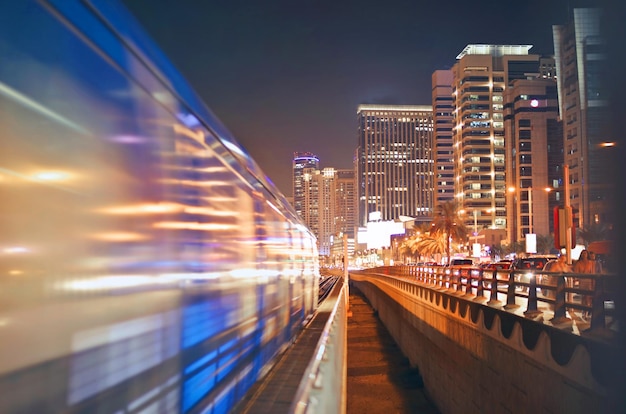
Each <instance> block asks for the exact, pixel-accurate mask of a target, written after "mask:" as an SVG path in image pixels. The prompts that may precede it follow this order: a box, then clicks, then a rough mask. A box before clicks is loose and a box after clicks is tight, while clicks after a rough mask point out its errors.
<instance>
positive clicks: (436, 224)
mask: <svg viewBox="0 0 626 414" xmlns="http://www.w3.org/2000/svg"><path fill="white" fill-rule="evenodd" d="M432 229H433V231H435V232H437V231H440V232H441V233H442V234H443V235H444V237H445V242H446V254H447V256H448V264H450V243H451V241H452V240H458V241H463V240H465V239H466V238H467V227H466V226H465V223H463V220H461V218H460V217H459V205H458V204H457V203H456V202H454V201H447V202H445V203H442V204H439V205H437V206H436V207H435V217H434V219H433V224H432Z"/></svg>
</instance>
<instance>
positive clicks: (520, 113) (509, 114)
mask: <svg viewBox="0 0 626 414" xmlns="http://www.w3.org/2000/svg"><path fill="white" fill-rule="evenodd" d="M504 102H505V104H504V131H505V136H504V139H505V152H506V155H507V156H506V158H505V165H506V186H507V193H506V195H507V202H506V205H507V209H506V219H507V223H508V226H507V241H508V242H509V243H511V242H516V241H521V240H524V238H525V235H526V234H529V233H535V234H537V235H542V236H549V235H550V233H552V232H553V215H552V209H553V208H554V207H555V206H556V205H558V202H559V201H562V199H563V196H564V194H563V169H562V165H563V143H562V136H563V135H562V129H561V124H560V121H559V114H558V96H557V88H556V82H555V80H554V79H544V78H543V77H539V78H531V79H519V80H514V81H512V82H511V84H510V85H509V86H508V88H506V90H505V93H504Z"/></svg>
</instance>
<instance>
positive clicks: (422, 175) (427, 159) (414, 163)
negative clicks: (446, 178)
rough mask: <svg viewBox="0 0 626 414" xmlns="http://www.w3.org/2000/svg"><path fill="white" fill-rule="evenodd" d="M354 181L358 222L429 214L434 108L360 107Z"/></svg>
mask: <svg viewBox="0 0 626 414" xmlns="http://www.w3.org/2000/svg"><path fill="white" fill-rule="evenodd" d="M357 117H358V147H357V160H356V163H357V181H358V183H357V184H358V190H357V192H358V203H359V225H360V226H365V225H366V224H367V219H368V216H369V213H372V212H380V219H381V220H383V221H389V220H397V219H399V218H400V216H409V217H413V218H415V219H416V220H417V221H420V220H424V221H428V220H430V219H431V218H432V210H433V203H434V194H433V188H434V170H433V168H434V157H433V150H432V148H433V110H432V106H426V105H424V106H401V105H359V107H358V110H357Z"/></svg>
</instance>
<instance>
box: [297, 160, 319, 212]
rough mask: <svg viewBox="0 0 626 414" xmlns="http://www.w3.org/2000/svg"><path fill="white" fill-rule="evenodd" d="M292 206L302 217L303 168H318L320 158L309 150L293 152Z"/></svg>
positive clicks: (303, 198)
mask: <svg viewBox="0 0 626 414" xmlns="http://www.w3.org/2000/svg"><path fill="white" fill-rule="evenodd" d="M292 167H293V168H292V171H293V178H292V183H293V208H294V209H295V210H296V213H298V215H299V216H300V217H304V209H303V208H304V200H305V192H304V184H303V179H304V170H305V169H307V168H308V169H311V168H312V169H314V170H318V169H319V168H320V159H319V158H318V157H317V156H316V155H314V154H312V153H310V152H295V153H294V154H293V163H292Z"/></svg>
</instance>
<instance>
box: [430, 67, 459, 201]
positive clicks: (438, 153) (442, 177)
mask: <svg viewBox="0 0 626 414" xmlns="http://www.w3.org/2000/svg"><path fill="white" fill-rule="evenodd" d="M432 101H433V128H434V130H433V135H434V151H433V154H434V158H435V205H439V204H442V203H445V202H449V201H454V153H453V146H452V145H453V141H452V129H453V128H454V116H453V115H454V103H453V98H452V71H451V70H437V71H435V72H434V73H433V75H432Z"/></svg>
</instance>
